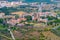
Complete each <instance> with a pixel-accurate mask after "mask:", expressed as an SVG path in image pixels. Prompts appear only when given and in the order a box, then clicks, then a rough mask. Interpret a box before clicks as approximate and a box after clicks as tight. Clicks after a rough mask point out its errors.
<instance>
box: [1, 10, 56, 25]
mask: <svg viewBox="0 0 60 40" xmlns="http://www.w3.org/2000/svg"><path fill="white" fill-rule="evenodd" d="M16 15H18V16H19V18H17V19H16V18H15V16H16ZM56 15H57V14H56V13H52V12H32V13H27V12H23V11H19V12H13V13H11V15H5V14H4V13H0V18H7V19H8V18H11V19H9V20H7V23H8V24H11V25H15V24H17V23H18V24H21V23H20V22H21V21H26V20H27V18H25V16H31V17H32V20H31V21H35V20H36V21H37V22H45V23H46V22H48V21H49V20H48V18H47V16H53V17H56ZM42 17H44V18H42Z"/></svg>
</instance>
